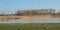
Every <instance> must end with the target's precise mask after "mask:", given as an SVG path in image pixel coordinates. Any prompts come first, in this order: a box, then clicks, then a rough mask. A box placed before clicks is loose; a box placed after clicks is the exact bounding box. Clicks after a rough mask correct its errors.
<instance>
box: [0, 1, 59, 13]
mask: <svg viewBox="0 0 60 30" xmlns="http://www.w3.org/2000/svg"><path fill="white" fill-rule="evenodd" d="M41 8H53V9H56V10H57V11H59V9H60V0H0V13H1V12H5V13H14V12H15V11H17V10H21V9H41Z"/></svg>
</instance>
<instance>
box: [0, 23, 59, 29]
mask: <svg viewBox="0 0 60 30" xmlns="http://www.w3.org/2000/svg"><path fill="white" fill-rule="evenodd" d="M0 30H60V23H18V24H0Z"/></svg>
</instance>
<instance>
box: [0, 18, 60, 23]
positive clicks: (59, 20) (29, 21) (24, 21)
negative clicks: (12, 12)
mask: <svg viewBox="0 0 60 30" xmlns="http://www.w3.org/2000/svg"><path fill="white" fill-rule="evenodd" d="M0 23H60V19H47V20H10V21H0Z"/></svg>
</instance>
